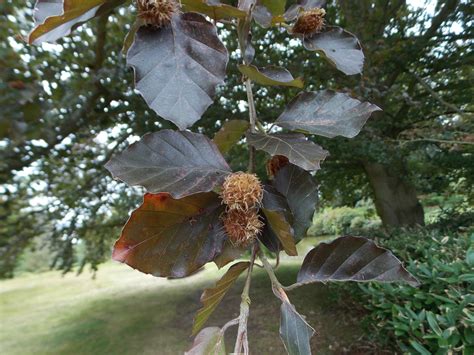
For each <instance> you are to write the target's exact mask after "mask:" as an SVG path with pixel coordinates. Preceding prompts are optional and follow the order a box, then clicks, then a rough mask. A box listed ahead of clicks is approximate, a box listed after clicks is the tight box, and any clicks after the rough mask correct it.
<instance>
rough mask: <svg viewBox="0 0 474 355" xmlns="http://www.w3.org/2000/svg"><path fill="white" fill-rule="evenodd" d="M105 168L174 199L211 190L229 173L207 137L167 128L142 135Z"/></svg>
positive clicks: (134, 184) (122, 178)
mask: <svg viewBox="0 0 474 355" xmlns="http://www.w3.org/2000/svg"><path fill="white" fill-rule="evenodd" d="M105 167H106V168H107V169H108V170H109V171H110V172H111V173H112V175H113V176H114V178H117V179H120V180H122V181H124V182H126V183H127V184H129V185H131V186H143V187H145V188H146V189H147V191H148V192H151V193H157V192H167V193H169V194H171V196H173V197H174V198H180V197H184V196H188V195H192V194H195V193H198V192H208V191H211V190H212V189H214V187H216V186H219V185H220V184H222V183H223V181H224V179H225V177H226V176H227V174H229V173H230V172H231V170H230V168H229V166H228V165H227V163H226V161H225V160H224V158H223V157H222V155H221V153H220V152H219V150H218V149H217V147H216V145H215V144H214V143H213V142H212V141H211V140H209V138H207V137H206V136H204V135H202V134H198V133H192V132H188V131H172V130H168V129H167V130H162V131H159V132H155V133H148V134H146V135H144V136H143V137H142V138H141V140H140V141H138V142H136V143H134V144H132V145H130V146H129V147H128V148H127V149H126V150H125V151H123V152H122V153H120V154H118V155H116V156H115V157H113V158H112V159H111V160H110V161H109V162H108V163H107V164H106V165H105Z"/></svg>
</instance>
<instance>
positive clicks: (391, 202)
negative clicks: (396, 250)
mask: <svg viewBox="0 0 474 355" xmlns="http://www.w3.org/2000/svg"><path fill="white" fill-rule="evenodd" d="M364 169H365V171H366V173H367V175H368V178H369V181H370V185H371V186H372V189H373V190H374V194H375V208H376V209H377V214H378V215H379V216H380V218H381V220H382V223H383V225H384V226H386V227H404V226H415V225H424V224H425V215H424V211H423V206H422V205H421V203H420V201H419V200H418V197H417V195H416V191H415V188H414V187H413V186H412V185H411V184H409V183H408V182H407V181H406V180H404V179H403V177H402V176H400V175H398V174H395V173H393V172H391V171H390V170H389V169H388V168H387V167H386V166H384V165H382V164H379V163H373V162H367V161H366V162H364Z"/></svg>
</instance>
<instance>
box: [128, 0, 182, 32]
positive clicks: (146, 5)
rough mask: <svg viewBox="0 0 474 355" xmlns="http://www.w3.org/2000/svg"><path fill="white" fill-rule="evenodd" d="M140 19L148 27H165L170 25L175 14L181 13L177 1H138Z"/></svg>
mask: <svg viewBox="0 0 474 355" xmlns="http://www.w3.org/2000/svg"><path fill="white" fill-rule="evenodd" d="M136 1H137V9H138V15H137V16H138V17H139V18H140V19H142V21H143V22H144V23H145V24H146V25H150V26H155V27H158V28H160V27H164V26H167V25H169V23H170V22H171V18H172V16H173V14H175V13H179V3H178V2H177V1H176V0H136Z"/></svg>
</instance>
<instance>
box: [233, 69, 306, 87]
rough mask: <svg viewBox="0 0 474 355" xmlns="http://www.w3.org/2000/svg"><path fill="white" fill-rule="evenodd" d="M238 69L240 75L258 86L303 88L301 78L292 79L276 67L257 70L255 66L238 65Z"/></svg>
mask: <svg viewBox="0 0 474 355" xmlns="http://www.w3.org/2000/svg"><path fill="white" fill-rule="evenodd" d="M238 68H239V70H240V72H241V73H242V74H244V75H245V76H246V77H248V78H249V79H251V80H253V81H255V82H256V83H258V84H260V85H267V86H294V87H297V88H300V89H302V88H303V87H304V82H303V79H302V78H296V79H295V78H293V75H291V73H290V72H289V71H288V70H286V69H284V68H280V67H276V66H268V67H264V68H257V67H256V66H255V65H244V64H241V65H239V66H238Z"/></svg>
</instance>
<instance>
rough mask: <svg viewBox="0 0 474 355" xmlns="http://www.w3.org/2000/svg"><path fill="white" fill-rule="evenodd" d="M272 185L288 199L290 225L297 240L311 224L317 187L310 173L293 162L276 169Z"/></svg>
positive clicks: (316, 199) (316, 198)
mask: <svg viewBox="0 0 474 355" xmlns="http://www.w3.org/2000/svg"><path fill="white" fill-rule="evenodd" d="M273 186H274V187H275V188H276V189H277V190H278V192H280V193H281V194H282V195H283V196H285V197H286V199H287V201H288V205H289V207H290V211H291V213H292V214H293V224H292V226H293V229H294V232H295V238H296V240H297V241H299V240H301V239H302V238H304V237H306V232H307V231H308V228H309V227H310V226H311V223H312V219H313V214H314V210H315V209H316V202H317V201H318V187H317V186H316V184H315V182H314V179H313V177H312V176H311V174H310V173H308V172H307V171H305V170H303V169H301V168H299V167H297V166H295V165H293V164H289V165H287V166H285V167H283V168H282V169H280V171H278V173H277V174H276V176H275V179H274V180H273Z"/></svg>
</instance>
